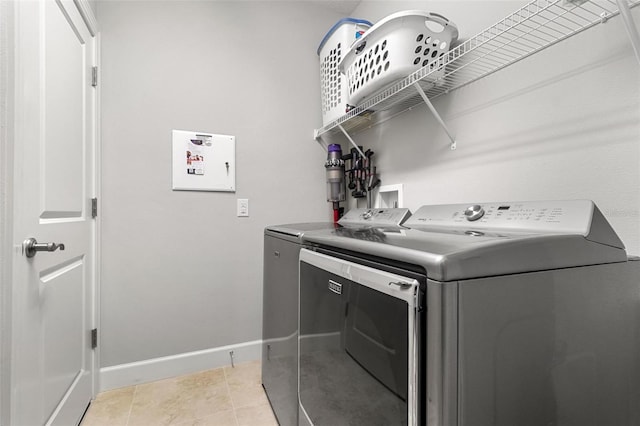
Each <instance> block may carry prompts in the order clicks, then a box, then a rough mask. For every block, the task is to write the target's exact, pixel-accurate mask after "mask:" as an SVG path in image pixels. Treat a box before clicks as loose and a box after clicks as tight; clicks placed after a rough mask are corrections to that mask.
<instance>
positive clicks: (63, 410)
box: [10, 0, 96, 426]
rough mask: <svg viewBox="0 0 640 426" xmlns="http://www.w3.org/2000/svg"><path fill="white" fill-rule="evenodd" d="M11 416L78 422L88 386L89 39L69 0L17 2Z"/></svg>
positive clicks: (91, 293) (15, 421) (91, 295)
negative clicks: (49, 246)
mask: <svg viewBox="0 0 640 426" xmlns="http://www.w3.org/2000/svg"><path fill="white" fill-rule="evenodd" d="M15 8H16V13H17V14H16V21H15V23H16V56H15V63H16V69H15V75H16V86H15V164H14V167H15V177H14V179H15V181H14V182H15V191H14V192H15V203H14V208H15V210H14V240H15V241H14V244H16V246H17V245H19V244H21V243H22V241H23V240H25V239H27V238H30V237H32V238H35V239H36V240H37V241H38V243H50V242H53V243H56V244H64V250H61V249H57V250H56V251H53V252H46V251H44V252H37V253H36V255H35V256H34V257H31V258H29V257H27V256H26V253H25V252H24V250H22V252H21V250H16V252H15V254H14V263H13V268H14V277H13V294H12V301H13V302H12V303H13V305H12V312H13V314H12V320H13V324H12V337H11V341H12V345H11V362H12V364H11V370H12V377H11V403H10V405H11V424H12V425H29V426H31V425H34V426H36V425H43V424H60V425H74V424H78V422H79V420H80V418H81V416H82V414H83V412H84V410H85V409H86V407H87V405H88V404H89V402H90V400H91V397H92V395H93V381H94V378H95V367H94V357H95V354H94V351H93V350H92V348H91V330H92V328H93V324H94V320H95V317H94V314H95V304H94V301H95V297H96V295H95V282H96V280H95V276H96V273H95V269H96V261H95V256H96V248H95V231H96V224H95V219H93V218H92V209H91V199H92V197H93V195H94V194H95V187H96V181H95V155H96V153H95V139H96V138H95V123H96V120H95V111H96V105H95V99H96V94H95V88H93V87H92V67H93V65H94V64H95V38H94V37H92V35H91V34H90V32H89V30H88V28H87V25H86V24H85V21H84V20H83V18H82V15H81V12H80V10H79V9H78V8H77V6H76V2H74V1H73V0H38V1H33V0H31V1H18V2H16V3H15Z"/></svg>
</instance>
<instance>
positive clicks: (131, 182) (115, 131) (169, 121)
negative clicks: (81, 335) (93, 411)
mask: <svg viewBox="0 0 640 426" xmlns="http://www.w3.org/2000/svg"><path fill="white" fill-rule="evenodd" d="M98 16H99V23H100V29H101V37H102V46H101V51H102V57H101V60H102V69H101V71H100V76H101V84H102V170H103V175H102V200H101V208H102V218H101V220H102V232H103V235H102V247H101V248H102V255H103V262H102V272H103V275H102V283H101V285H102V289H101V294H100V297H101V357H102V360H101V364H102V367H109V366H116V365H120V364H125V363H131V362H136V361H140V360H147V359H150V358H156V357H163V356H171V355H175V354H180V353H185V352H191V351H198V350H206V349H208V348H217V347H222V346H225V345H233V344H236V343H241V342H248V341H254V340H258V339H260V338H261V331H262V238H263V237H262V232H263V228H264V227H265V226H266V225H269V224H276V223H291V222H301V221H326V220H330V218H331V213H330V205H329V204H328V203H327V202H326V201H325V184H324V167H323V164H324V160H325V158H326V153H325V152H324V151H323V149H322V148H321V147H320V145H319V144H317V143H316V142H315V141H314V140H313V129H314V128H315V127H318V125H319V123H320V122H321V114H320V108H319V104H320V101H319V67H318V61H317V56H316V53H315V52H316V48H317V46H318V43H319V42H320V40H321V39H322V37H323V36H324V34H325V33H326V31H327V29H328V28H329V27H330V26H331V25H333V23H335V22H336V20H337V19H338V18H339V16H338V15H337V14H336V13H335V12H329V11H323V10H322V9H315V8H313V7H312V6H309V5H307V4H304V3H299V2H235V1H232V2H223V1H194V2H189V1H176V2H159V1H153V2H150V1H142V2H132V1H126V2H117V1H107V2H99V3H98ZM172 129H184V130H196V131H202V132H213V133H222V134H231V135H235V136H236V152H237V175H236V179H237V180H236V188H237V192H236V193H235V194H233V193H216V192H181V191H179V192H173V191H171V158H170V154H171V130H172ZM237 198H248V199H249V200H250V213H251V216H250V217H248V218H238V217H236V199H237Z"/></svg>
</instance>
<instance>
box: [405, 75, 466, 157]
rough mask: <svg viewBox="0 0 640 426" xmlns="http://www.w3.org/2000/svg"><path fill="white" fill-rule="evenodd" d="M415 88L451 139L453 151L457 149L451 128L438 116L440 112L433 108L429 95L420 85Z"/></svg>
mask: <svg viewBox="0 0 640 426" xmlns="http://www.w3.org/2000/svg"><path fill="white" fill-rule="evenodd" d="M414 86H415V88H416V90H417V91H418V93H419V94H420V96H422V100H424V103H425V104H427V107H429V110H430V111H431V114H433V116H434V117H435V119H436V121H437V122H438V124H440V126H442V128H443V129H444V131H445V133H446V134H447V136H448V137H449V140H451V149H452V150H454V149H456V139H455V138H454V137H453V135H451V132H449V128H448V127H447V125H446V123H445V122H444V120H442V118H441V117H440V114H438V111H437V110H436V108H435V107H434V106H433V104H432V103H431V101H430V100H429V98H428V97H427V95H426V94H425V93H424V91H423V90H422V87H420V85H419V84H418V83H414Z"/></svg>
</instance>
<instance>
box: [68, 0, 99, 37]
mask: <svg viewBox="0 0 640 426" xmlns="http://www.w3.org/2000/svg"><path fill="white" fill-rule="evenodd" d="M73 3H75V5H76V7H77V8H78V10H79V11H80V15H81V16H82V19H83V20H84V23H85V24H87V28H89V33H91V35H92V36H93V37H95V36H96V35H97V34H98V30H99V28H98V20H97V19H96V16H95V14H94V13H93V9H91V5H90V4H89V2H88V1H87V0H73Z"/></svg>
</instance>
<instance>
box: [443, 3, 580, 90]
mask: <svg viewBox="0 0 640 426" xmlns="http://www.w3.org/2000/svg"><path fill="white" fill-rule="evenodd" d="M569 11H570V10H567V11H565V12H564V13H565V14H566V13H569ZM560 16H562V15H558V16H556V17H555V18H554V19H559V18H560ZM549 21H550V20H547V22H549ZM540 26H542V24H538V25H537V26H534V27H533V28H531V29H530V30H529V31H527V32H525V35H526V34H530V33H531V32H533V31H536V30H537V29H538V28H539V27H540ZM565 37H566V36H565ZM511 43H513V41H510V42H507V43H504V44H503V45H509V44H511ZM550 44H553V42H551V43H549V44H548V45H550ZM545 46H547V45H543V46H540V47H538V48H536V49H534V50H532V51H530V52H526V54H525V55H523V56H522V57H521V58H519V59H522V58H524V57H526V56H530V55H531V54H532V53H533V52H535V51H537V50H540V49H542V48H543V47H545ZM501 47H502V46H500V47H496V48H495V50H497V49H499V48H501ZM490 53H492V52H489V53H487V54H485V55H484V56H486V55H488V54H490ZM516 60H517V59H516ZM476 61H477V60H476ZM465 66H466V64H465V65H462V66H461V67H460V68H458V69H461V68H464V67H465ZM456 71H457V70H453V71H452V73H454V72H456ZM480 77H482V76H478V77H477V78H480ZM477 78H476V79H477Z"/></svg>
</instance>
